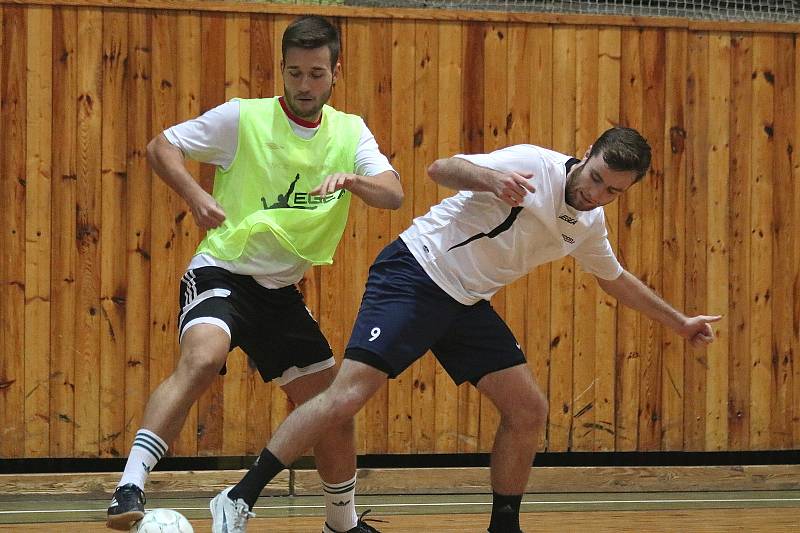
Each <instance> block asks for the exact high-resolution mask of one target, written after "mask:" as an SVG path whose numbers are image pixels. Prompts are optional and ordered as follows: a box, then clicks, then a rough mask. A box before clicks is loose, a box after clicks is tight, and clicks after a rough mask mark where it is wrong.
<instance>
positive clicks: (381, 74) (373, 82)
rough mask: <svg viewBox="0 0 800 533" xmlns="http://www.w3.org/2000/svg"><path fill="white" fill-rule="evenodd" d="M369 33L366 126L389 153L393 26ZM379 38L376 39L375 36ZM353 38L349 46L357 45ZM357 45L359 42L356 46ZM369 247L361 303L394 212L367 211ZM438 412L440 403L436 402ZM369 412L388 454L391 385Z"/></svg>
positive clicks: (375, 437)
mask: <svg viewBox="0 0 800 533" xmlns="http://www.w3.org/2000/svg"><path fill="white" fill-rule="evenodd" d="M366 30H367V31H368V32H369V34H370V45H371V50H372V52H371V56H370V57H368V58H367V62H368V63H369V64H370V65H371V68H370V72H371V79H370V80H369V82H370V83H369V84H368V85H367V90H368V93H367V103H368V104H369V107H368V108H367V115H366V118H367V119H368V120H369V122H368V123H367V125H368V126H369V128H370V130H371V131H372V133H373V134H374V135H375V139H376V141H377V142H378V146H379V147H380V148H381V151H382V152H384V153H387V152H386V150H387V149H388V148H389V145H390V142H391V139H392V122H391V120H389V119H388V117H390V116H391V115H392V94H391V92H392V91H391V85H392V71H391V69H388V68H386V66H387V65H391V63H392V43H391V41H390V40H388V39H386V38H385V37H384V36H386V35H391V31H392V27H391V23H390V22H388V21H384V22H378V21H375V22H371V23H370V24H369V25H366ZM376 37H377V38H376ZM354 42H355V43H357V42H358V41H354V40H353V39H352V37H351V40H350V47H351V48H352V47H353V46H354V44H353V43H354ZM355 46H358V45H355ZM367 228H368V231H367V237H368V238H367V246H366V251H367V254H366V257H365V259H366V261H365V264H364V271H363V273H362V276H363V277H362V278H361V279H360V280H357V281H358V282H357V283H356V284H355V285H353V286H352V287H350V291H351V292H352V293H353V294H355V295H356V296H357V297H358V304H359V305H360V302H361V295H362V293H363V287H364V284H365V283H366V280H367V275H368V269H369V265H371V264H372V262H373V261H374V260H375V257H376V256H377V255H378V254H379V253H380V251H381V250H382V249H383V247H384V246H386V245H387V244H388V243H389V242H391V241H392V239H394V237H395V234H394V233H393V232H392V212H391V211H390V210H388V209H375V208H370V209H368V211H367ZM437 411H438V405H437ZM365 414H366V419H365V422H366V442H365V450H366V452H367V453H387V451H388V448H389V442H388V435H389V387H388V384H384V386H383V387H381V389H380V390H379V391H378V392H377V393H376V394H375V396H374V397H373V398H372V400H371V401H370V403H369V404H367V406H366V409H365Z"/></svg>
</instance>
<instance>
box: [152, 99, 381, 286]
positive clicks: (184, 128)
mask: <svg viewBox="0 0 800 533" xmlns="http://www.w3.org/2000/svg"><path fill="white" fill-rule="evenodd" d="M286 120H287V121H288V122H289V124H290V125H291V127H292V130H293V131H294V133H295V134H296V135H298V136H299V137H302V138H304V139H310V138H311V137H313V136H314V134H315V133H316V131H317V129H318V127H319V126H317V127H307V126H305V125H302V124H299V123H297V122H295V121H294V120H292V119H291V118H289V117H288V116H287V117H286ZM362 123H363V121H362ZM164 136H165V137H166V138H167V140H168V141H169V142H170V143H172V144H173V145H174V146H177V147H178V148H180V149H181V151H182V152H183V153H184V155H185V156H186V157H188V158H190V159H194V160H195V161H200V162H201V163H209V164H212V165H217V166H219V167H222V168H223V169H226V168H228V167H229V166H230V165H231V163H232V162H233V159H234V156H235V155H236V149H237V146H238V141H239V102H238V101H237V100H230V101H228V102H225V103H224V104H221V105H219V106H217V107H215V108H213V109H210V110H209V111H207V112H206V113H204V114H203V115H201V116H199V117H197V118H194V119H191V120H187V121H186V122H182V123H180V124H177V125H175V126H172V127H171V128H168V129H166V130H164ZM386 171H391V172H394V173H395V174H397V172H396V171H395V170H394V168H392V165H391V164H390V163H389V160H388V159H387V158H386V156H385V155H383V154H382V153H381V151H380V149H379V148H378V143H377V141H376V140H375V136H374V135H373V134H372V132H371V131H370V130H369V128H368V127H367V125H366V123H364V126H363V128H362V130H361V138H360V140H359V143H358V146H357V148H356V157H355V168H354V172H355V173H356V174H359V175H361V176H375V175H377V174H380V173H382V172H386ZM203 266H216V267H220V268H224V269H226V270H228V271H229V272H233V273H234V274H244V275H248V276H253V278H255V280H256V281H257V282H258V283H259V284H261V285H263V286H264V287H267V288H269V289H277V288H281V287H286V286H287V285H292V284H293V283H297V282H298V281H300V280H301V279H302V277H303V274H304V273H305V271H306V270H307V269H308V267H309V266H310V263H309V262H308V261H306V260H304V259H301V258H300V257H297V256H296V255H295V254H293V253H291V252H290V251H288V250H286V249H284V248H283V247H282V246H280V244H278V241H277V239H276V238H275V236H274V235H273V234H272V233H271V232H268V231H267V232H263V233H259V234H257V235H256V236H254V237H253V238H251V239H250V240H249V241H248V243H247V245H246V247H245V249H244V251H243V253H242V255H241V257H239V258H238V259H236V260H235V261H223V260H221V259H217V258H216V257H213V256H211V255H209V254H197V255H195V256H194V257H193V258H192V260H191V262H190V263H189V266H188V269H193V268H200V267H203Z"/></svg>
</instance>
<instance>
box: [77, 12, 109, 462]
mask: <svg viewBox="0 0 800 533" xmlns="http://www.w3.org/2000/svg"><path fill="white" fill-rule="evenodd" d="M78 27H79V28H80V31H79V32H78V37H77V63H76V64H77V69H78V74H77V83H78V118H77V127H78V129H77V139H76V142H77V146H76V149H77V154H76V161H77V171H78V174H77V176H78V188H77V198H76V200H77V204H76V206H75V209H76V211H77V213H76V216H77V230H76V232H77V234H76V238H77V253H78V257H77V269H76V274H77V278H76V290H77V294H78V297H77V302H76V303H77V305H76V309H75V316H74V319H75V328H76V331H79V332H80V334H79V335H76V339H75V366H76V368H79V369H80V372H75V455H79V456H81V455H82V456H96V455H97V454H98V452H99V443H98V437H99V433H100V377H99V376H100V361H99V360H98V357H97V354H98V353H99V350H100V243H99V238H100V225H101V204H102V200H101V196H100V187H101V181H100V179H101V178H100V173H101V160H100V155H101V154H100V151H99V150H97V147H98V146H101V139H102V118H103V116H102V108H103V106H102V86H101V85H100V79H101V73H102V60H103V59H102V54H101V51H102V36H103V34H102V28H103V14H102V12H101V11H100V10H99V9H82V10H79V11H78Z"/></svg>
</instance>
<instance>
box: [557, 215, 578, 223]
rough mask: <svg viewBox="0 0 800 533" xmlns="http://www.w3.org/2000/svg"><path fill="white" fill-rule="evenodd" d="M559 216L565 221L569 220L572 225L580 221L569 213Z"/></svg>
mask: <svg viewBox="0 0 800 533" xmlns="http://www.w3.org/2000/svg"><path fill="white" fill-rule="evenodd" d="M558 218H560V219H561V220H563V221H564V222H568V223H570V224H572V225H575V224H577V223H578V219H577V218H572V217H571V216H568V215H561V216H560V217H558Z"/></svg>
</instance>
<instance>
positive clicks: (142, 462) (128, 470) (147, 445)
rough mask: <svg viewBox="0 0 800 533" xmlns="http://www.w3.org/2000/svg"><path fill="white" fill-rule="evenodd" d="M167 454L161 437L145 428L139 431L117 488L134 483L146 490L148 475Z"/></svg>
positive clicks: (165, 444) (165, 445)
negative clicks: (145, 484) (145, 483)
mask: <svg viewBox="0 0 800 533" xmlns="http://www.w3.org/2000/svg"><path fill="white" fill-rule="evenodd" d="M166 453H167V443H166V442H164V441H163V440H161V437H159V436H158V435H156V434H155V433H153V432H152V431H149V430H147V429H144V428H142V429H140V430H139V431H137V432H136V437H134V439H133V446H131V454H130V455H129V456H128V462H127V463H125V471H124V472H123V473H122V479H120V480H119V483H118V484H117V486H118V487H120V486H122V485H127V484H128V483H133V484H134V485H136V486H137V487H139V488H140V489H142V490H144V482H145V481H146V480H147V476H148V474H150V471H151V470H152V469H153V467H154V466H156V463H157V462H159V461H160V460H161V458H162V457H164V454H166Z"/></svg>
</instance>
